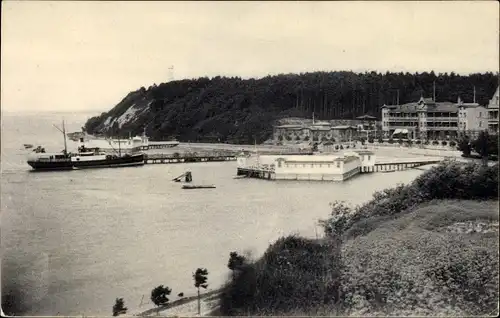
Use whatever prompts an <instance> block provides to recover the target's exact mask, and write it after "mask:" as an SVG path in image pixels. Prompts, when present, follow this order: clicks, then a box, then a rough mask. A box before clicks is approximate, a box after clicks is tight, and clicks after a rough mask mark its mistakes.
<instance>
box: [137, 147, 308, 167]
mask: <svg viewBox="0 0 500 318" xmlns="http://www.w3.org/2000/svg"><path fill="white" fill-rule="evenodd" d="M241 152H242V151H235V150H219V151H216V150H201V151H195V152H190V151H188V152H182V153H181V152H174V153H146V154H145V158H144V163H146V164H169V163H191V162H217V161H236V159H237V157H238V156H239V155H240V154H241ZM244 152H245V153H249V151H244ZM264 153H271V154H276V153H279V154H286V155H312V152H310V151H280V152H276V151H272V150H268V151H266V152H264ZM260 154H262V152H260Z"/></svg>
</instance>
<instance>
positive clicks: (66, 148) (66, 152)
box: [62, 119, 68, 155]
mask: <svg viewBox="0 0 500 318" xmlns="http://www.w3.org/2000/svg"><path fill="white" fill-rule="evenodd" d="M62 128H63V135H64V154H65V155H67V154H68V145H67V143H66V127H65V125H64V119H63V122H62Z"/></svg>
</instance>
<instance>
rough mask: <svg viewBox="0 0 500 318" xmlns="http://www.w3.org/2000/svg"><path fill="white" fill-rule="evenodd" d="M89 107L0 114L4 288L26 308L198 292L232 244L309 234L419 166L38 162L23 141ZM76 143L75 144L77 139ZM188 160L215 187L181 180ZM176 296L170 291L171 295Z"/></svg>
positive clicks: (253, 247)
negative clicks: (285, 171)
mask: <svg viewBox="0 0 500 318" xmlns="http://www.w3.org/2000/svg"><path fill="white" fill-rule="evenodd" d="M91 115H93V114H89V115H87V114H77V115H68V114H65V115H63V114H24V115H20V114H17V115H16V114H5V113H4V114H3V115H2V131H1V132H2V143H1V150H2V154H1V155H2V157H1V159H2V161H1V170H2V178H1V212H2V214H1V247H2V292H3V294H7V293H11V294H13V297H14V298H15V299H14V301H15V303H16V304H17V305H18V306H17V307H18V308H19V309H18V310H19V312H18V313H19V314H23V315H81V314H85V315H110V314H111V307H112V305H113V304H114V300H115V298H116V297H124V299H125V303H126V305H127V306H128V307H129V311H132V312H136V311H138V310H139V309H140V310H145V309H147V308H148V307H151V304H146V305H143V306H142V307H139V305H140V303H141V298H142V297H143V295H144V301H143V303H147V301H148V298H149V294H150V292H151V289H152V288H154V287H155V286H157V285H160V284H163V285H167V286H170V287H171V288H172V289H173V292H172V295H177V294H178V293H180V292H184V294H185V295H190V294H194V293H195V292H196V290H195V288H194V286H193V282H192V276H191V275H192V273H193V272H194V271H195V270H196V268H197V267H206V268H207V269H208V271H209V284H210V288H213V289H215V288H217V287H219V286H220V285H221V284H222V283H223V282H224V281H225V280H226V279H227V277H228V274H229V270H228V269H227V260H228V256H229V252H231V251H240V252H245V251H248V252H250V253H252V255H253V256H255V257H258V256H260V255H261V254H262V253H263V252H264V251H265V249H266V248H267V247H268V246H269V244H270V243H272V242H273V241H275V240H276V239H277V238H279V237H280V236H282V235H287V234H292V233H298V234H301V235H304V236H309V237H314V236H315V235H316V232H320V231H321V229H320V228H319V227H317V226H316V225H315V224H316V222H317V220H318V219H320V218H325V217H327V216H328V214H329V212H330V209H329V203H330V202H333V201H334V200H346V201H348V202H351V203H354V204H359V203H362V202H364V201H366V200H368V199H370V198H371V195H372V194H373V192H374V191H377V190H381V189H384V188H387V187H391V186H394V185H396V184H397V183H407V182H410V181H411V180H413V179H414V178H415V177H416V176H418V175H419V174H420V173H422V171H419V170H408V171H404V172H398V173H391V174H371V175H360V176H358V177H356V178H353V179H352V180H349V181H347V182H343V183H323V182H270V181H264V180H253V179H233V176H234V175H235V173H236V163H235V162H225V163H193V164H183V165H146V166H144V167H134V168H116V169H101V170H100V169H97V170H83V171H65V172H45V173H31V172H29V171H30V167H29V166H28V165H27V164H26V163H25V161H26V154H27V153H28V151H26V150H24V149H23V146H22V144H23V143H33V144H35V146H37V145H39V144H40V145H44V146H45V147H46V149H47V150H48V151H51V150H53V151H60V150H61V149H62V148H63V140H62V136H61V134H60V133H59V132H58V131H57V130H56V129H55V128H54V127H53V126H52V124H59V123H60V122H61V120H62V117H63V116H64V118H65V120H66V124H67V129H68V131H76V130H79V128H80V127H81V125H83V123H84V122H85V120H86V119H87V118H88V117H90V116H91ZM70 147H74V145H70ZM186 170H190V171H192V174H193V178H194V180H195V181H196V182H200V183H205V182H206V183H210V184H215V185H216V186H217V188H216V189H208V190H199V191H185V190H182V189H181V188H180V185H179V184H178V183H174V182H172V181H171V180H172V178H174V177H176V176H178V175H180V174H182V173H183V172H184V171H186ZM175 298H176V297H175V296H173V297H172V299H175Z"/></svg>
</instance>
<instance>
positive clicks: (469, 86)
mask: <svg viewBox="0 0 500 318" xmlns="http://www.w3.org/2000/svg"><path fill="white" fill-rule="evenodd" d="M434 83H435V87H436V100H437V101H452V102H455V101H457V98H458V97H459V96H460V97H461V99H462V100H463V101H464V102H472V101H473V94H474V87H475V89H476V102H478V103H479V104H482V105H487V104H488V101H489V99H490V98H491V97H492V95H493V93H494V92H495V89H496V87H497V85H498V74H493V73H484V74H471V75H467V76H462V75H458V74H455V73H453V72H452V73H449V74H448V73H444V74H435V73H434V72H432V71H431V72H424V73H415V74H410V73H389V72H387V73H385V74H382V73H377V72H366V73H353V72H314V73H305V74H283V75H277V76H267V77H264V78H261V79H247V80H243V79H241V78H234V77H232V78H227V77H214V78H212V79H209V78H206V77H205V78H198V79H191V80H179V81H173V82H169V83H162V84H160V85H158V86H157V85H153V86H151V87H149V88H148V89H145V88H144V87H142V88H141V89H139V90H138V91H135V92H132V93H130V94H129V95H127V96H126V97H125V98H124V99H123V100H122V101H121V102H120V103H119V104H118V105H116V106H115V107H114V108H113V109H112V110H110V111H109V112H107V113H103V114H101V115H100V116H97V117H93V118H91V119H89V121H88V122H87V123H86V124H85V127H84V128H85V129H86V130H87V132H89V133H104V134H107V135H113V136H128V134H129V133H132V134H133V135H134V134H140V133H142V131H143V129H144V128H145V129H146V133H147V135H148V136H150V137H151V139H156V140H158V139H166V138H169V137H175V138H177V139H178V140H180V141H188V140H191V141H219V140H220V141H221V142H226V141H227V142H233V143H253V142H254V140H256V141H257V142H262V141H264V140H266V139H267V138H269V137H270V135H271V133H272V125H273V123H275V121H276V120H278V119H281V118H285V117H311V116H312V113H313V112H314V114H315V117H316V118H319V119H324V120H329V119H353V118H355V117H356V116H360V115H363V114H369V115H373V116H376V117H380V111H379V110H380V107H381V106H382V105H383V104H395V103H397V99H398V96H399V103H401V104H402V103H406V102H410V101H416V100H418V98H420V96H422V95H423V96H424V97H432V94H433V84H434ZM132 105H135V106H134V107H136V108H141V110H144V111H141V112H138V113H140V114H139V115H137V116H136V117H134V118H133V119H132V120H128V121H126V122H125V123H123V124H122V125H121V126H120V125H119V124H118V123H117V122H115V123H114V124H112V125H109V124H105V122H106V119H108V117H111V118H112V119H113V118H118V117H119V116H120V115H122V114H123V113H125V111H126V110H127V109H128V108H130V106H132ZM108 122H109V121H108Z"/></svg>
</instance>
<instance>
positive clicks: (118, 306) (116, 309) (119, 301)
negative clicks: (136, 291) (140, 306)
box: [113, 298, 128, 317]
mask: <svg viewBox="0 0 500 318" xmlns="http://www.w3.org/2000/svg"><path fill="white" fill-rule="evenodd" d="M127 309H128V308H127V307H125V301H124V300H123V298H116V301H115V304H114V305H113V317H116V316H119V315H122V314H126V313H127Z"/></svg>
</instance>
